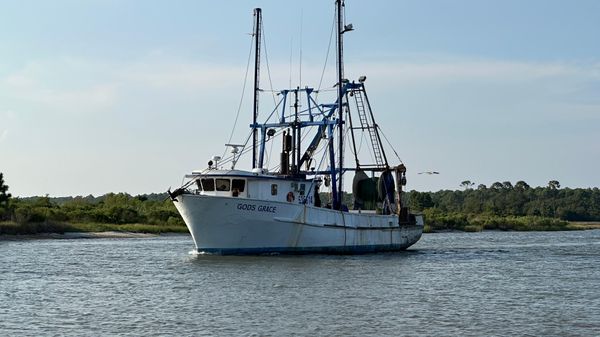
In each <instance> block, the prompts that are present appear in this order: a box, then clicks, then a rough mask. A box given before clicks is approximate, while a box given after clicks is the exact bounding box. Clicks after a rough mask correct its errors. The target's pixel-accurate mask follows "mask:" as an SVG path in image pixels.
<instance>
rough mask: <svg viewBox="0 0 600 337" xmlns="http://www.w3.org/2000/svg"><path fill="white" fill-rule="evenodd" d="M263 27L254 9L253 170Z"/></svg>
mask: <svg viewBox="0 0 600 337" xmlns="http://www.w3.org/2000/svg"><path fill="white" fill-rule="evenodd" d="M261 26H262V12H261V9H260V8H255V9H254V34H253V36H254V109H253V118H252V124H253V130H252V168H253V169H254V168H256V167H257V166H258V165H257V152H258V128H257V125H256V122H257V120H258V94H259V92H260V87H259V83H260V38H261V37H260V33H261V30H260V29H261Z"/></svg>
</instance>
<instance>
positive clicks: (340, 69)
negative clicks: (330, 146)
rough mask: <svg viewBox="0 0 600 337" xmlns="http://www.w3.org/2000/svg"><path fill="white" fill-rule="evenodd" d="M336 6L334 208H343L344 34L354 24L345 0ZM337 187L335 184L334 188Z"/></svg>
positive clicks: (336, 2)
mask: <svg viewBox="0 0 600 337" xmlns="http://www.w3.org/2000/svg"><path fill="white" fill-rule="evenodd" d="M335 7H336V17H337V75H338V76H337V77H338V78H337V79H338V83H337V85H338V101H337V103H338V106H337V109H338V116H339V118H338V161H339V164H338V165H339V167H338V170H339V175H338V181H337V183H338V186H337V192H338V193H337V194H338V198H337V199H338V200H334V208H335V209H341V208H342V190H343V188H344V184H343V181H342V175H343V174H344V129H343V126H344V114H343V106H344V104H343V102H342V101H343V96H344V88H343V85H344V55H343V52H344V41H343V34H344V33H345V32H348V31H351V30H352V25H351V24H349V25H344V22H343V15H342V11H343V7H344V0H335ZM335 188H336V187H335V186H334V189H335Z"/></svg>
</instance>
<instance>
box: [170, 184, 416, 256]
mask: <svg viewBox="0 0 600 337" xmlns="http://www.w3.org/2000/svg"><path fill="white" fill-rule="evenodd" d="M175 206H176V207H177V209H178V210H179V212H180V213H181V215H182V217H183V219H184V221H185V223H186V225H187V226H188V228H189V230H190V233H191V235H192V238H193V240H194V243H195V245H196V248H197V250H198V251H199V252H208V253H216V254H261V253H341V254H353V253H369V252H380V251H398V250H404V249H406V248H408V247H410V246H411V245H412V244H414V243H415V242H417V241H418V240H419V238H420V237H421V234H422V232H423V219H422V217H421V216H417V219H416V220H417V222H416V225H398V217H397V216H396V215H376V214H367V213H360V214H359V213H354V212H341V211H335V210H331V209H327V208H318V207H313V206H308V205H302V204H294V203H286V202H274V201H261V200H254V199H241V198H231V197H218V196H204V195H196V194H181V195H179V196H177V198H176V202H175Z"/></svg>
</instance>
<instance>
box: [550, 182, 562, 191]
mask: <svg viewBox="0 0 600 337" xmlns="http://www.w3.org/2000/svg"><path fill="white" fill-rule="evenodd" d="M548 188H549V189H551V190H557V189H559V188H560V183H559V182H558V181H557V180H550V181H549V182H548Z"/></svg>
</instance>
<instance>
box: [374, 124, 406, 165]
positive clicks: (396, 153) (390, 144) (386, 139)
mask: <svg viewBox="0 0 600 337" xmlns="http://www.w3.org/2000/svg"><path fill="white" fill-rule="evenodd" d="M377 129H378V130H379V131H380V132H381V134H382V135H383V138H385V141H386V142H387V143H388V145H389V146H390V148H391V149H392V151H394V154H395V155H396V158H398V160H399V161H400V164H404V162H403V161H402V159H400V156H399V155H398V152H396V149H394V147H393V146H392V143H390V141H389V140H388V138H387V137H386V136H385V133H383V130H381V128H380V127H379V126H377Z"/></svg>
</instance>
